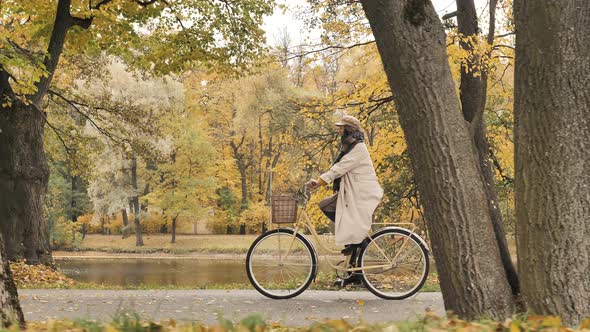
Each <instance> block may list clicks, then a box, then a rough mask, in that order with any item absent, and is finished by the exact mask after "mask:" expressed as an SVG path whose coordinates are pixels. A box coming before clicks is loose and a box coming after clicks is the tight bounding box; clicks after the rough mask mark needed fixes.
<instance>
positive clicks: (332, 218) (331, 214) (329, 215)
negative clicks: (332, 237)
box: [321, 210, 336, 222]
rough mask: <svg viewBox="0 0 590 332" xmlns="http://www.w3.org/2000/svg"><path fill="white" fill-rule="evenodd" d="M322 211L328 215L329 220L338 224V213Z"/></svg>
mask: <svg viewBox="0 0 590 332" xmlns="http://www.w3.org/2000/svg"><path fill="white" fill-rule="evenodd" d="M321 211H322V212H323V213H324V214H325V215H326V217H328V219H330V220H332V222H336V211H334V212H330V211H324V210H321Z"/></svg>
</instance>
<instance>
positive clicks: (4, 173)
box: [0, 102, 52, 264]
mask: <svg viewBox="0 0 590 332" xmlns="http://www.w3.org/2000/svg"><path fill="white" fill-rule="evenodd" d="M44 124H45V118H44V114H43V113H42V112H41V110H39V109H37V108H36V106H34V105H31V106H25V105H22V104H21V103H19V102H15V103H13V105H12V107H10V108H5V109H0V156H2V158H0V193H2V197H1V198H0V219H1V221H0V226H1V228H2V235H3V237H4V239H5V248H6V257H7V258H8V259H9V260H16V259H19V258H25V259H26V260H27V262H29V263H31V264H36V263H43V264H52V258H51V246H50V244H49V234H48V226H47V219H46V218H45V216H44V214H43V201H44V198H45V192H46V191H47V181H48V179H49V166H48V165H47V161H46V159H45V151H44V150H43V128H44Z"/></svg>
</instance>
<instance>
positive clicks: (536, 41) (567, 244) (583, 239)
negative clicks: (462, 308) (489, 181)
mask: <svg viewBox="0 0 590 332" xmlns="http://www.w3.org/2000/svg"><path fill="white" fill-rule="evenodd" d="M514 17H515V24H516V66H515V67H516V68H515V101H514V112H515V130H514V131H515V154H514V155H515V167H516V169H515V188H516V221H517V223H516V226H517V229H516V230H517V250H518V256H519V260H518V268H519V271H520V273H521V283H522V285H521V286H522V295H523V299H524V301H525V302H526V304H527V306H528V309H529V310H530V311H531V312H534V313H538V314H544V315H559V316H561V318H562V319H563V321H564V322H565V323H566V324H567V325H570V326H576V325H577V324H578V323H579V322H580V320H581V319H583V318H585V317H588V316H590V277H589V276H590V222H589V221H590V154H589V153H588V151H590V76H589V75H588V73H589V72H590V33H589V32H590V31H589V30H588V27H589V26H590V2H588V1H586V0H575V1H565V0H556V1H522V0H516V1H515V2H514Z"/></svg>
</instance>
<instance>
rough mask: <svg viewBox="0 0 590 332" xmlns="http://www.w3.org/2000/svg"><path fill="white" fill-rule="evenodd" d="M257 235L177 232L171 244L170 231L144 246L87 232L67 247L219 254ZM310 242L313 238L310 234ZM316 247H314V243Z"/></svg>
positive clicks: (330, 240)
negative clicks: (78, 242) (83, 236)
mask: <svg viewBox="0 0 590 332" xmlns="http://www.w3.org/2000/svg"><path fill="white" fill-rule="evenodd" d="M257 237H258V235H177V236H176V243H170V235H169V234H157V235H144V236H143V242H144V246H142V247H137V246H135V236H131V237H128V238H126V239H122V238H121V236H120V235H99V234H89V235H86V238H84V240H83V241H82V242H81V243H80V244H78V245H77V246H75V247H74V248H71V249H70V250H74V251H99V252H108V253H158V252H161V253H173V254H188V253H222V254H246V253H247V252H248V248H250V245H251V244H252V242H254V240H255V239H256V238H257ZM321 237H322V239H323V241H324V243H326V244H327V245H329V246H330V247H332V248H334V249H337V248H338V247H336V246H335V244H334V237H333V236H330V235H321ZM310 239H311V240H312V241H313V238H311V237H310ZM316 248H317V246H316Z"/></svg>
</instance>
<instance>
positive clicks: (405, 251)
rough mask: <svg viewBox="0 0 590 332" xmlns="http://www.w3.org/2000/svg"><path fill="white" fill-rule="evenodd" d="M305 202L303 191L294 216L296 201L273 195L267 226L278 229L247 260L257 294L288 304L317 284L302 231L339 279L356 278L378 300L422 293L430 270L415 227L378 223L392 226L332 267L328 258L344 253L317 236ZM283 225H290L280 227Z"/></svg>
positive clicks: (312, 253) (312, 254) (314, 259)
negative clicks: (313, 282)
mask: <svg viewBox="0 0 590 332" xmlns="http://www.w3.org/2000/svg"><path fill="white" fill-rule="evenodd" d="M308 201H309V191H308V189H307V187H304V189H303V201H302V202H301V213H300V214H299V216H298V217H297V210H298V208H297V205H298V202H297V200H296V199H295V198H294V197H293V196H288V195H272V196H271V222H272V223H274V224H279V228H276V229H272V230H269V231H267V232H265V233H263V234H262V235H260V236H259V237H258V238H257V239H256V240H255V241H254V242H253V243H252V245H251V246H250V249H249V250H248V254H247V256H246V272H247V274H248V279H249V280H250V283H251V284H252V285H253V286H254V288H255V289H256V290H258V292H260V293H261V294H263V295H265V296H267V297H269V298H272V299H289V298H293V297H295V296H297V295H299V294H301V293H302V292H303V291H305V290H306V289H307V287H309V285H310V284H311V282H312V281H314V280H315V278H316V275H317V271H318V252H317V250H316V249H315V247H314V244H313V242H311V241H310V240H309V239H308V238H307V237H306V236H305V235H304V234H303V230H305V229H307V230H309V233H310V234H311V236H312V237H313V238H314V239H315V241H316V243H317V244H318V245H319V247H320V249H321V250H322V252H323V254H324V255H323V256H324V257H326V258H327V259H326V260H327V261H328V263H329V264H330V266H331V267H332V268H333V269H335V270H336V273H337V275H339V276H342V275H344V276H346V277H351V276H353V275H355V274H356V275H359V276H360V277H361V280H362V283H363V284H364V286H365V287H366V288H367V289H368V290H369V291H370V292H371V293H373V294H375V295H376V296H378V297H380V298H383V299H388V300H401V299H405V298H408V297H410V296H412V295H414V294H415V293H416V292H418V291H419V290H420V288H422V286H423V285H424V283H425V282H426V279H427V277H428V272H429V269H430V261H429V249H428V246H427V244H426V242H425V241H424V240H423V239H422V238H421V237H420V236H419V235H418V234H416V233H415V232H414V229H415V226H414V225H413V224H410V223H376V224H377V225H380V224H383V225H395V226H385V227H382V228H380V229H378V230H377V231H375V232H374V233H372V234H369V235H368V236H367V238H366V239H365V240H364V241H363V245H362V246H361V247H360V252H358V255H356V259H355V260H354V262H351V261H350V260H351V257H352V256H346V258H345V260H344V261H343V262H342V261H341V262H340V263H342V264H340V263H336V264H333V262H332V261H331V260H330V258H331V257H330V255H332V256H333V255H336V254H338V255H342V254H341V253H340V252H339V251H335V250H332V249H329V248H328V246H327V245H326V244H325V243H324V242H323V241H322V239H321V238H320V236H319V235H318V233H317V231H316V229H315V227H314V225H313V223H312V222H311V219H310V218H309V215H308V214H307V212H306V207H307V203H308ZM285 223H294V225H293V227H290V228H287V227H280V225H281V224H285ZM374 225H375V223H374ZM402 225H411V226H412V227H413V228H411V229H406V228H403V227H400V226H402ZM357 250H358V249H357ZM339 273H340V274H339ZM278 279H280V280H278Z"/></svg>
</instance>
